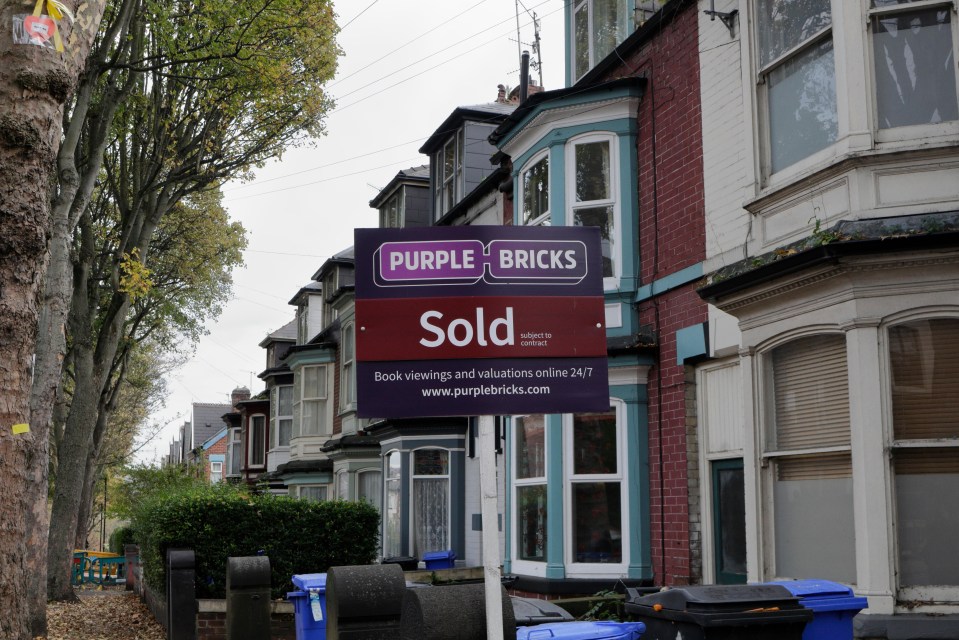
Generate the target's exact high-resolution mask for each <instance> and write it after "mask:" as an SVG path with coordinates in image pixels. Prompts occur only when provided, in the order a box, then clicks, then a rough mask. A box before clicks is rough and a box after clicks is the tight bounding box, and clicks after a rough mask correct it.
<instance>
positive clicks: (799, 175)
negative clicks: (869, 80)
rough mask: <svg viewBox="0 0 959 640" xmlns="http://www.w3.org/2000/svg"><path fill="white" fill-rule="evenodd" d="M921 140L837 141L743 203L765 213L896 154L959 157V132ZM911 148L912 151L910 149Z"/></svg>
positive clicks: (907, 158) (906, 158)
mask: <svg viewBox="0 0 959 640" xmlns="http://www.w3.org/2000/svg"><path fill="white" fill-rule="evenodd" d="M918 142H919V141H916V140H909V143H908V145H903V144H882V145H881V146H880V147H879V148H875V149H847V150H845V151H840V150H839V149H840V145H839V144H838V143H837V144H836V145H833V147H831V148H830V149H829V150H827V151H824V152H821V153H820V154H817V155H816V156H813V158H811V159H807V160H806V161H803V162H801V163H799V164H797V165H794V166H793V167H789V168H787V169H784V170H782V171H780V172H779V173H777V174H774V175H773V176H772V177H771V178H770V179H768V180H767V181H766V182H767V184H766V186H764V187H763V188H761V189H760V190H759V191H758V193H757V194H756V196H755V197H753V198H748V199H746V200H745V201H743V203H742V207H743V209H745V210H747V211H749V212H750V213H752V214H755V215H762V214H764V213H768V212H770V211H772V210H774V209H775V208H776V207H777V206H778V205H780V204H781V203H782V202H783V201H784V200H786V199H788V198H790V197H792V196H795V195H796V194H799V193H802V192H803V191H809V190H812V189H816V188H818V187H821V186H822V185H823V184H825V183H827V182H829V181H830V180H833V179H835V178H837V177H839V176H841V175H843V174H844V173H847V172H849V171H852V170H854V169H861V168H866V167H871V166H876V165H882V164H886V163H888V162H889V161H890V160H891V159H893V158H895V160H896V161H897V162H903V163H905V162H909V161H911V160H916V159H922V158H929V157H934V156H937V155H942V156H944V157H949V158H953V157H955V145H956V144H957V143H959V136H950V137H949V138H948V139H943V140H937V141H935V143H934V144H923V146H922V147H918V146H917V144H918ZM906 152H911V153H906Z"/></svg>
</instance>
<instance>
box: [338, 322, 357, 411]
mask: <svg viewBox="0 0 959 640" xmlns="http://www.w3.org/2000/svg"><path fill="white" fill-rule="evenodd" d="M353 337H354V325H353V323H352V322H350V323H347V324H346V326H344V327H343V334H342V338H341V339H340V346H341V351H340V396H341V400H340V406H341V407H342V408H343V409H352V408H354V407H355V406H356V371H355V370H354V368H353V350H354V340H353Z"/></svg>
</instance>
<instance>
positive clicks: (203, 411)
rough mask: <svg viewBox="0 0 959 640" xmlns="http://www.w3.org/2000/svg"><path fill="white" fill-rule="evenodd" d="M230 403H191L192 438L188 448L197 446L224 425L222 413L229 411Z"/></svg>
mask: <svg viewBox="0 0 959 640" xmlns="http://www.w3.org/2000/svg"><path fill="white" fill-rule="evenodd" d="M232 409H233V407H232V405H230V404H228V403H214V402H194V403H193V422H192V430H193V438H192V442H191V443H190V448H191V449H194V448H196V447H199V446H200V445H202V444H203V443H204V442H206V441H207V440H209V439H210V438H212V437H213V436H214V435H216V434H217V432H219V431H220V429H222V428H223V427H225V426H226V423H225V422H223V414H224V413H227V412H229V411H231V410H232Z"/></svg>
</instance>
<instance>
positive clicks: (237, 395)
mask: <svg viewBox="0 0 959 640" xmlns="http://www.w3.org/2000/svg"><path fill="white" fill-rule="evenodd" d="M249 399H250V390H249V389H247V388H246V387H237V388H236V389H234V390H233V392H232V393H230V401H231V402H232V403H233V406H234V407H236V405H238V404H239V403H241V402H243V401H244V400H249Z"/></svg>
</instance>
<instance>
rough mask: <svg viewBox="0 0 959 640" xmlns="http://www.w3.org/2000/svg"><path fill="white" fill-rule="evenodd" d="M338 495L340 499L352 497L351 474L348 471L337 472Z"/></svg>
mask: <svg viewBox="0 0 959 640" xmlns="http://www.w3.org/2000/svg"><path fill="white" fill-rule="evenodd" d="M336 497H337V498H339V499H340V500H349V499H350V474H349V473H347V472H346V471H337V472H336Z"/></svg>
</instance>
